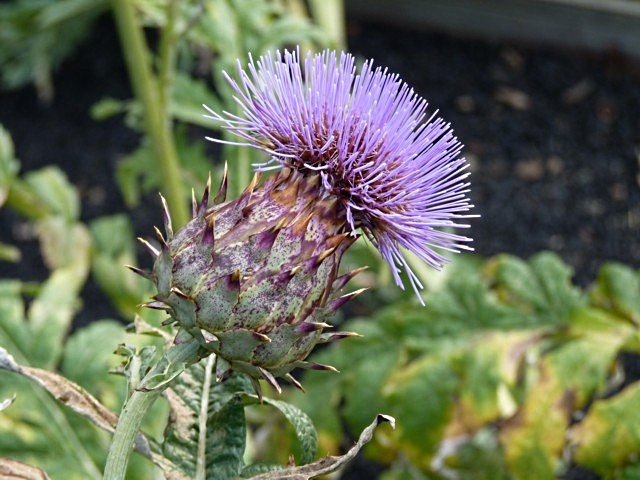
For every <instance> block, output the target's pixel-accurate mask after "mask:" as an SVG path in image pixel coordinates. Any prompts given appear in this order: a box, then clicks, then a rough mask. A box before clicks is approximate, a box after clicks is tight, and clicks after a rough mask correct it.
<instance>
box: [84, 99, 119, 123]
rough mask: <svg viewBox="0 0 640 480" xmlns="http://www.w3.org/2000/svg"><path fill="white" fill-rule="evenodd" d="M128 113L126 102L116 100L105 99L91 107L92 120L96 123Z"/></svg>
mask: <svg viewBox="0 0 640 480" xmlns="http://www.w3.org/2000/svg"><path fill="white" fill-rule="evenodd" d="M125 111H126V105H125V102H123V101H122V100H118V99H116V98H111V97H107V98H103V99H101V100H99V101H98V102H96V103H94V104H93V105H92V106H91V118H93V119H94V120H96V121H101V120H107V119H108V118H111V117H113V116H115V115H119V114H121V113H123V112H125Z"/></svg>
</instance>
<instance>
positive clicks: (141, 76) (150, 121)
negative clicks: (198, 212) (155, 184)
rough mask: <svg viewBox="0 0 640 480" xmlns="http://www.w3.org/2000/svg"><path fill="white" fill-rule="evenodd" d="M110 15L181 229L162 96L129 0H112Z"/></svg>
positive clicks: (183, 214) (181, 207) (184, 216)
mask: <svg viewBox="0 0 640 480" xmlns="http://www.w3.org/2000/svg"><path fill="white" fill-rule="evenodd" d="M113 12H114V15H115V19H116V24H117V25H118V32H119V34H120V42H121V43H122V50H123V53H124V57H125V61H126V63H127V69H128V71H129V77H130V80H131V84H132V87H133V91H134V93H135V96H136V97H137V98H138V100H139V101H140V102H141V103H142V106H143V110H144V124H145V130H146V133H147V136H148V137H149V140H150V142H151V146H152V149H153V152H154V155H155V156H156V158H157V160H158V162H159V168H160V172H161V173H162V179H163V185H164V193H165V196H166V198H167V202H168V204H169V208H170V210H171V215H172V218H173V220H174V222H175V224H176V226H182V225H184V224H185V223H186V222H187V221H188V220H189V214H188V211H187V205H186V202H185V201H184V197H183V195H182V183H181V182H182V181H181V178H180V164H179V162H178V155H177V152H176V147H175V143H174V139H173V134H172V131H171V122H170V119H169V115H168V112H167V109H166V105H165V108H163V105H162V94H161V93H160V91H159V85H158V81H157V79H156V78H155V77H154V75H153V72H152V69H151V62H150V59H149V54H148V53H149V52H148V49H147V46H146V41H145V39H144V34H143V31H142V28H141V27H140V25H139V24H138V22H137V21H136V16H135V10H134V8H133V2H132V1H131V0H113Z"/></svg>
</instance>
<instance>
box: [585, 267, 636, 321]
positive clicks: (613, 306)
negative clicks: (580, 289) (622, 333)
mask: <svg viewBox="0 0 640 480" xmlns="http://www.w3.org/2000/svg"><path fill="white" fill-rule="evenodd" d="M591 297H592V301H593V303H595V304H596V305H599V306H602V307H603V308H606V309H608V310H612V311H613V312H615V313H617V314H618V315H620V316H621V317H623V318H626V319H628V320H630V321H631V322H633V323H634V324H635V325H640V272H638V271H636V270H634V269H632V268H629V267H627V266H625V265H622V264H619V263H607V264H605V265H603V266H602V268H601V269H600V271H599V272H598V280H597V282H596V284H595V286H594V288H593V290H592V291H591Z"/></svg>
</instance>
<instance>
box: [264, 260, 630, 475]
mask: <svg viewBox="0 0 640 480" xmlns="http://www.w3.org/2000/svg"><path fill="white" fill-rule="evenodd" d="M570 280H571V270H570V268H569V267H568V266H567V265H566V264H564V263H563V262H562V261H561V260H560V259H559V258H558V257H557V256H556V255H554V254H551V253H540V254H538V255H536V256H534V257H532V258H531V259H530V260H529V261H523V260H520V259H518V258H515V257H512V256H508V255H500V256H497V257H495V258H493V259H490V260H488V261H486V262H480V261H479V260H478V259H477V258H475V257H462V258H461V259H459V260H456V262H455V263H454V264H453V265H451V266H450V267H448V269H447V270H446V280H445V282H444V283H443V284H441V285H440V286H438V287H436V288H434V289H432V290H431V291H430V292H429V293H428V294H427V295H426V298H425V301H426V304H427V307H426V308H422V307H420V306H419V305H418V304H417V302H416V301H415V300H404V301H403V300H399V301H396V302H395V303H393V304H391V305H388V306H387V307H385V308H381V309H379V310H373V312H372V313H371V314H370V315H367V316H366V318H356V319H354V320H350V321H348V322H346V323H345V324H343V325H341V328H343V329H346V330H352V331H355V332H357V333H359V334H361V335H362V338H358V339H349V340H346V341H341V342H338V343H336V344H334V345H332V346H330V347H328V348H326V349H324V350H322V351H321V352H319V353H317V354H315V355H313V356H312V358H311V360H312V361H317V362H321V363H327V362H330V363H331V364H333V365H335V366H336V367H337V368H338V369H339V370H341V372H342V373H340V374H339V375H307V376H305V378H304V384H305V389H306V390H307V394H306V395H305V394H298V393H297V392H289V397H288V399H289V400H292V401H293V403H295V404H297V405H298V406H299V407H300V408H301V409H303V410H304V411H306V412H308V413H309V415H310V416H311V417H312V419H313V421H314V423H315V425H316V428H317V429H318V433H319V438H320V449H321V450H324V451H327V452H337V451H339V450H340V448H341V446H342V445H344V444H345V438H344V434H345V432H344V431H343V426H346V428H347V432H346V433H347V436H348V437H349V438H352V437H353V436H354V435H355V434H357V432H359V431H360V430H361V429H362V428H363V426H364V425H365V424H366V421H367V419H368V418H370V416H371V414H372V412H378V411H383V412H386V413H388V414H390V415H393V416H394V417H396V419H397V421H398V428H397V429H396V430H395V431H393V432H389V431H385V432H384V433H383V432H379V434H378V436H377V441H376V442H375V443H374V444H371V445H369V446H368V448H367V449H366V451H367V453H368V455H369V456H370V458H371V459H373V460H375V461H376V462H378V463H382V464H385V465H387V466H388V467H389V468H388V470H387V471H386V473H385V474H384V475H383V476H382V477H381V478H385V479H400V478H433V479H436V478H459V479H485V478H486V479H501V478H503V479H512V478H513V479H516V478H517V479H543V478H544V479H547V478H556V476H558V475H562V473H563V472H565V471H566V470H567V469H568V468H569V467H570V466H571V465H574V464H575V465H579V466H581V467H584V468H586V469H589V470H592V471H594V472H597V473H598V474H600V475H601V476H602V478H604V479H622V478H635V477H633V475H635V474H637V472H638V471H639V470H640V464H639V463H638V458H639V454H640V418H639V417H638V408H637V405H638V399H639V398H640V393H639V392H640V382H633V383H629V381H627V380H625V378H624V375H623V371H622V366H621V355H622V354H624V353H632V354H637V353H640V342H639V340H640V335H639V330H638V327H639V325H640V304H639V303H638V301H639V300H638V299H640V272H638V271H635V270H633V269H630V268H628V267H625V266H623V265H620V264H614V263H611V264H606V265H603V266H602V268H601V270H600V273H599V275H598V278H597V280H596V281H595V282H594V284H593V285H592V286H591V287H590V288H589V289H588V290H586V291H583V290H581V289H580V288H578V287H576V286H575V285H572V283H571V281H570ZM370 295H372V296H374V295H375V293H373V294H370ZM280 435H281V437H282V438H286V435H284V434H282V433H281V434H280ZM284 450H286V449H284ZM272 453H273V454H274V455H275V453H274V452H272ZM634 472H635V473H634Z"/></svg>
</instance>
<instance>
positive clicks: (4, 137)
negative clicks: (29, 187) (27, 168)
mask: <svg viewBox="0 0 640 480" xmlns="http://www.w3.org/2000/svg"><path fill="white" fill-rule="evenodd" d="M19 170H20V162H18V160H17V159H16V158H15V156H14V148H13V141H12V140H11V136H10V135H9V132H8V131H7V130H6V129H5V128H4V127H3V126H2V125H1V124H0V207H1V206H2V205H4V202H5V201H6V200H7V197H8V196H9V189H10V188H11V184H12V183H13V180H14V179H15V178H16V176H17V175H18V171H19Z"/></svg>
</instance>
